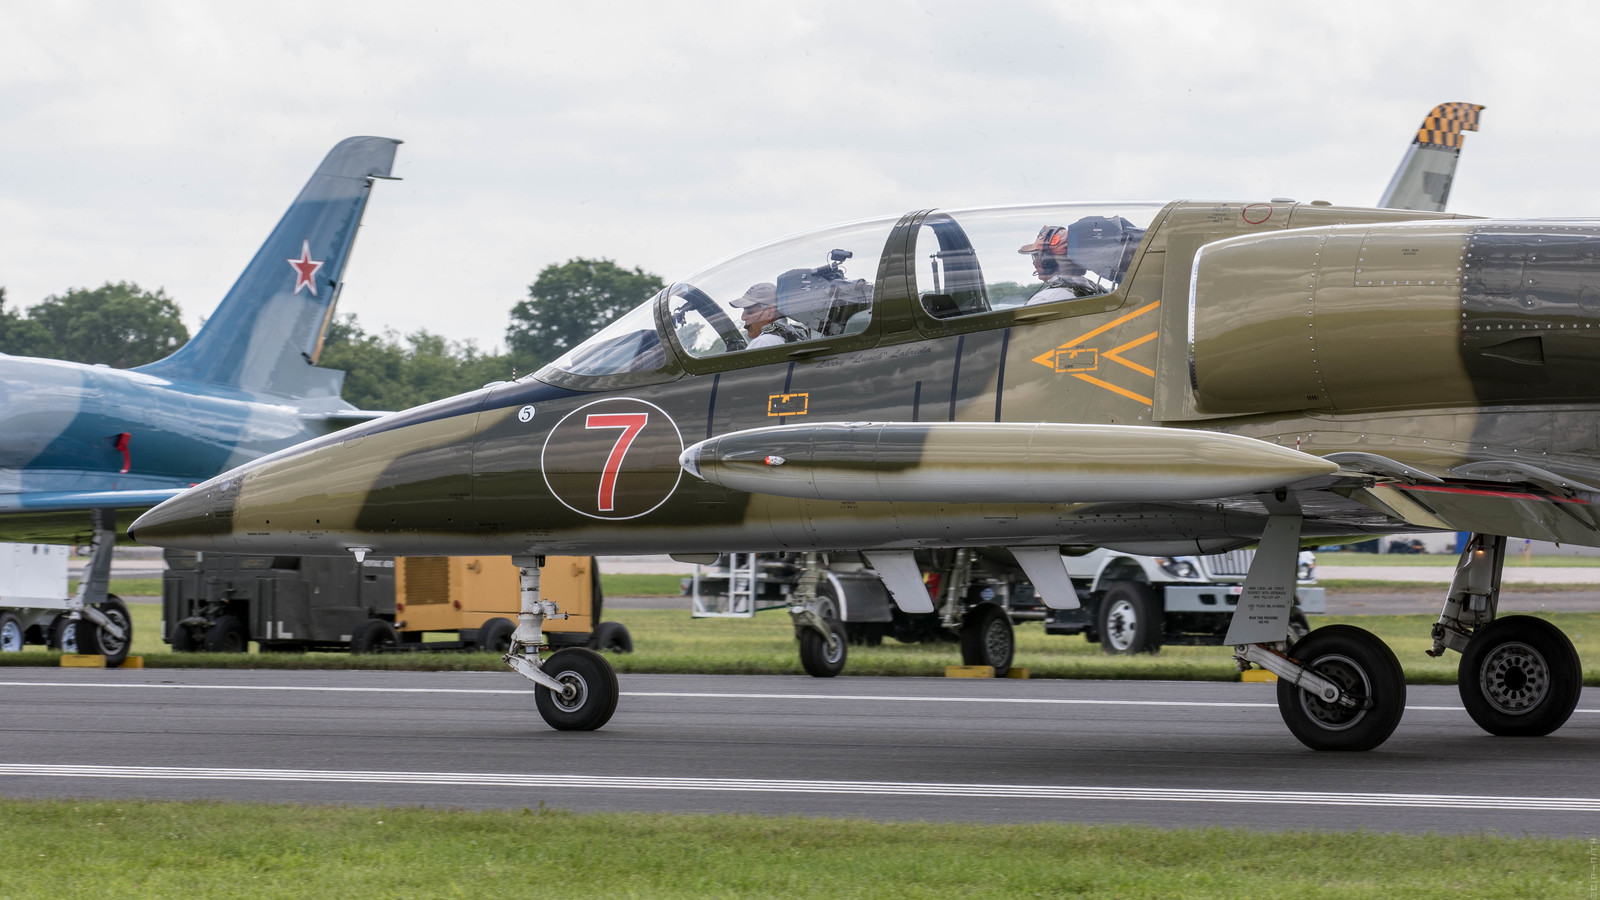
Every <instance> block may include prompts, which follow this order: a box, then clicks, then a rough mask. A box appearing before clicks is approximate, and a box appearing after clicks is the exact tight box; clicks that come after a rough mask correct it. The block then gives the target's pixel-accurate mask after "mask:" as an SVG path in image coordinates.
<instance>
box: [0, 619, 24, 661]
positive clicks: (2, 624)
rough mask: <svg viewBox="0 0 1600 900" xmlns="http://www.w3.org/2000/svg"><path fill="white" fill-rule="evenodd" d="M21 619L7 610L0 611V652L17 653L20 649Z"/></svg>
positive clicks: (21, 642)
mask: <svg viewBox="0 0 1600 900" xmlns="http://www.w3.org/2000/svg"><path fill="white" fill-rule="evenodd" d="M22 644H23V639H22V620H21V619H18V618H17V617H16V616H14V615H12V614H11V613H8V612H0V653H17V652H20V651H21V650H22Z"/></svg>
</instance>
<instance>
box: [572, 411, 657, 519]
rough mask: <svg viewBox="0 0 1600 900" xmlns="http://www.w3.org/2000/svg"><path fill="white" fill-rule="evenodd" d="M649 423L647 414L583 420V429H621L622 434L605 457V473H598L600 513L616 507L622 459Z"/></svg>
mask: <svg viewBox="0 0 1600 900" xmlns="http://www.w3.org/2000/svg"><path fill="white" fill-rule="evenodd" d="M649 421H650V414H649V413H596V414H594V415H590V416H589V417H587V418H586V419H584V422H583V425H584V427H585V428H621V429H622V434H620V435H618V436H617V442H616V444H614V445H612V447H611V455H610V456H607V457H606V467H605V471H603V472H601V473H600V493H599V496H598V501H599V507H600V511H601V512H611V511H612V510H613V509H614V508H615V506H616V498H617V473H618V472H620V471H621V470H622V458H623V457H624V456H627V455H628V448H629V447H631V446H633V439H634V438H636V437H638V436H639V432H641V431H643V430H644V426H645V424H646V423H648V422H649Z"/></svg>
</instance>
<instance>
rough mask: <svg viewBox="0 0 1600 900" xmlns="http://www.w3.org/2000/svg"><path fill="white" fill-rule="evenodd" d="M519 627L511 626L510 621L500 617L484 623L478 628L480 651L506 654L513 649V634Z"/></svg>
mask: <svg viewBox="0 0 1600 900" xmlns="http://www.w3.org/2000/svg"><path fill="white" fill-rule="evenodd" d="M516 630H517V626H515V625H513V624H511V620H510V619H502V618H499V617H498V616H497V617H495V618H493V619H490V620H489V621H487V622H485V623H483V625H482V626H480V627H479V628H478V649H479V650H487V651H488V652H490V653H506V652H508V651H510V649H511V633H512V632H514V631H516Z"/></svg>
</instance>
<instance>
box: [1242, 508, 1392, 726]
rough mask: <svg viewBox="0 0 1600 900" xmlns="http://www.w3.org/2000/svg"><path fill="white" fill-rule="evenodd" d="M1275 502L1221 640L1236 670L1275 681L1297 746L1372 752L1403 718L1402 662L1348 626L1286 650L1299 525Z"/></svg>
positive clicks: (1364, 633) (1330, 629)
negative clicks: (1256, 670) (1261, 672)
mask: <svg viewBox="0 0 1600 900" xmlns="http://www.w3.org/2000/svg"><path fill="white" fill-rule="evenodd" d="M1274 499H1275V501H1276V503H1275V504H1274V505H1275V507H1276V508H1274V509H1273V510H1272V515H1271V516H1270V517H1269V519H1268V520H1267V528H1266V532H1265V533H1264V534H1263V535H1262V537H1261V546H1260V549H1258V550H1257V551H1256V557H1255V561H1254V562H1253V563H1251V566H1250V573H1249V575H1247V576H1245V582H1244V591H1243V593H1242V594H1241V596H1240V598H1239V605H1238V607H1237V608H1236V609H1235V611H1234V615H1233V621H1232V623H1231V624H1230V625H1229V628H1228V636H1227V639H1226V640H1227V642H1228V643H1230V644H1233V645H1234V658H1235V659H1236V660H1237V661H1238V663H1239V668H1240V670H1241V671H1243V670H1245V669H1249V668H1250V667H1252V666H1260V667H1261V668H1263V669H1266V670H1267V671H1269V672H1271V673H1273V674H1274V675H1277V676H1278V712H1279V714H1281V715H1282V716H1283V722H1284V724H1285V725H1287V726H1289V731H1290V733H1292V734H1293V735H1294V736H1295V737H1296V738H1298V739H1299V741H1300V742H1301V743H1302V744H1305V745H1306V746H1307V747H1310V748H1311V749H1313V750H1371V749H1372V748H1374V747H1376V746H1378V745H1379V744H1382V743H1383V742H1384V741H1386V740H1388V739H1389V735H1391V734H1393V733H1394V730H1395V728H1396V727H1397V726H1399V724H1400V717H1401V716H1402V715H1403V714H1404V713H1405V709H1406V679H1405V674H1404V673H1403V672H1402V670H1401V668H1400V661H1399V660H1398V659H1396V658H1395V655H1394V652H1393V651H1392V650H1390V649H1389V646H1388V645H1387V644H1385V643H1384V642H1383V641H1382V640H1381V639H1379V638H1378V636H1377V635H1375V634H1373V633H1371V632H1370V631H1365V630H1363V629H1360V628H1356V627H1354V626H1352V625H1326V626H1324V627H1322V628H1318V629H1317V630H1315V631H1313V632H1311V633H1310V634H1307V635H1306V636H1305V637H1303V638H1301V639H1300V640H1298V641H1296V642H1295V644H1294V646H1293V647H1290V646H1288V643H1289V628H1290V617H1291V614H1292V610H1293V606H1294V587H1295V565H1296V561H1297V558H1298V556H1299V548H1300V524H1301V519H1300V516H1299V515H1298V514H1297V513H1298V510H1297V509H1296V508H1295V507H1294V505H1293V504H1292V502H1291V501H1290V500H1289V499H1288V498H1287V497H1286V496H1281V495H1280V496H1278V497H1275V498H1274Z"/></svg>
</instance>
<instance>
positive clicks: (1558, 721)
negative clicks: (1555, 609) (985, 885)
mask: <svg viewBox="0 0 1600 900" xmlns="http://www.w3.org/2000/svg"><path fill="white" fill-rule="evenodd" d="M1456 686H1457V688H1458V689H1459V690H1460V691H1461V703H1462V705H1463V706H1465V707H1466V708H1467V714H1468V715H1470V716H1472V721H1474V722H1477V723H1478V726H1479V727H1480V728H1482V729H1483V730H1484V731H1487V732H1489V733H1490V734H1495V735H1502V736H1506V737H1540V736H1543V735H1546V734H1549V733H1551V732H1552V731H1555V730H1556V729H1557V728H1560V727H1561V726H1562V725H1564V724H1565V723H1566V721H1567V719H1568V717H1570V716H1571V715H1572V711H1573V710H1574V709H1576V708H1577V706H1578V695H1579V693H1580V692H1581V691H1582V690H1583V664H1582V663H1581V662H1580V661H1579V659H1578V651H1577V650H1576V649H1574V648H1573V646H1572V641H1570V640H1568V639H1567V636H1566V635H1565V634H1562V633H1561V629H1559V628H1557V627H1555V626H1554V625H1552V624H1550V623H1549V622H1546V621H1545V620H1543V619H1536V618H1534V617H1533V616H1506V617H1505V618H1503V619H1496V620H1495V621H1493V622H1490V623H1489V624H1488V625H1485V626H1484V627H1482V628H1480V629H1478V631H1477V633H1476V634H1474V635H1473V636H1472V640H1471V641H1470V642H1468V644H1467V647H1466V649H1465V650H1464V651H1462V653H1461V668H1460V670H1459V674H1458V675H1457V677H1456Z"/></svg>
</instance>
